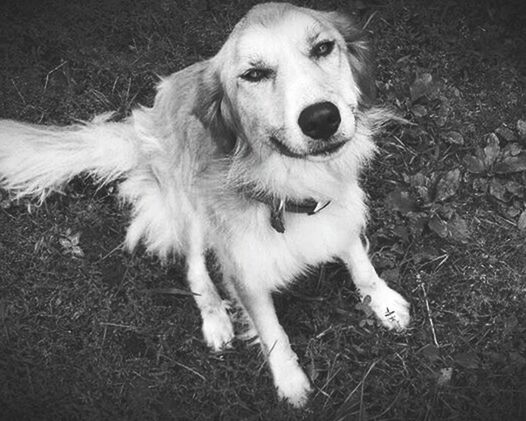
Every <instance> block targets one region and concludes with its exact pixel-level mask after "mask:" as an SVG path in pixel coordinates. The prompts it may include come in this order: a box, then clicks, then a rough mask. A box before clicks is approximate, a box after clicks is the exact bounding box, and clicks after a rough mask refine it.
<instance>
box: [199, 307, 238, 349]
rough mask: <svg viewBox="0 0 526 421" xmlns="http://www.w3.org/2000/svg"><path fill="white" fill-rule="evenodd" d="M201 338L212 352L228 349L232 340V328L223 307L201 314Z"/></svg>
mask: <svg viewBox="0 0 526 421" xmlns="http://www.w3.org/2000/svg"><path fill="white" fill-rule="evenodd" d="M202 317H203V337H204V339H205V342H206V344H207V345H208V346H209V347H210V348H212V350H214V351H216V352H219V351H221V350H222V349H225V348H230V347H231V346H232V344H231V342H232V340H233V339H234V328H233V326H232V322H231V321H230V317H229V316H228V313H227V312H226V309H225V308H224V307H218V308H216V309H213V310H211V311H207V312H205V313H204V314H202Z"/></svg>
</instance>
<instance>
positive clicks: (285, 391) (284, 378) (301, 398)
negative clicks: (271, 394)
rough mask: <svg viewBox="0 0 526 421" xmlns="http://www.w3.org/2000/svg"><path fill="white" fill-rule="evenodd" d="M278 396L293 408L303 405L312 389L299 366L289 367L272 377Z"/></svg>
mask: <svg viewBox="0 0 526 421" xmlns="http://www.w3.org/2000/svg"><path fill="white" fill-rule="evenodd" d="M274 382H275V385H276V389H277V392H278V397H279V398H280V399H283V400H286V401H287V402H288V403H289V404H291V405H292V406H294V407H295V408H301V407H303V406H305V404H306V403H307V401H308V399H309V394H310V392H311V391H312V386H311V383H310V381H309V379H308V377H307V376H306V374H305V373H304V372H303V370H302V369H301V368H300V367H299V366H297V365H296V366H295V367H292V368H289V369H288V370H286V371H285V372H282V373H281V375H279V376H276V377H275V379H274Z"/></svg>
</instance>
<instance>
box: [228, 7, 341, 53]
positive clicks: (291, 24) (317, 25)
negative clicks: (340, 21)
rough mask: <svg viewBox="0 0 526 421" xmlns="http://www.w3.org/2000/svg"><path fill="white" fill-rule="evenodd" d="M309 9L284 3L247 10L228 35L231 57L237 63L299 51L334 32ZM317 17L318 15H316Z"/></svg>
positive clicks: (333, 29)
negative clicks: (295, 49)
mask: <svg viewBox="0 0 526 421" xmlns="http://www.w3.org/2000/svg"><path fill="white" fill-rule="evenodd" d="M316 13H317V12H314V11H313V10H309V9H304V8H300V7H296V6H292V5H290V4H287V3H283V4H282V3H278V4H276V3H266V4H262V5H258V6H256V7H254V8H253V9H251V10H250V11H249V13H248V14H247V15H246V16H245V17H244V18H243V19H242V20H241V21H240V22H239V24H238V25H237V26H236V29H235V31H234V32H233V33H232V38H231V40H230V42H231V43H232V44H234V45H233V50H234V54H235V55H236V56H237V57H238V58H239V59H241V60H243V59H246V60H250V58H252V57H254V56H257V55H264V56H268V55H269V54H270V55H272V53H276V52H279V51H280V50H284V49H287V48H290V47H296V48H299V47H301V46H304V45H306V44H309V43H311V42H313V41H314V40H316V38H318V37H319V36H320V35H323V34H330V33H335V32H336V29H335V28H334V27H332V26H331V25H330V24H328V23H327V22H326V21H324V20H323V19H320V17H319V16H317V15H316ZM320 16H321V15H320Z"/></svg>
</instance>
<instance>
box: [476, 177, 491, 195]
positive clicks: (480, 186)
mask: <svg viewBox="0 0 526 421" xmlns="http://www.w3.org/2000/svg"><path fill="white" fill-rule="evenodd" d="M473 190H475V191H476V192H480V193H486V192H487V191H488V180H487V179H485V178H475V179H474V180H473Z"/></svg>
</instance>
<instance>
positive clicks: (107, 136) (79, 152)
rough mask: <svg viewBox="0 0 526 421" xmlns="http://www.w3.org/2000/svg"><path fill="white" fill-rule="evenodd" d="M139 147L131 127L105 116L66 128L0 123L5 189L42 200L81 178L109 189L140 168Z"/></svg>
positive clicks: (0, 183)
mask: <svg viewBox="0 0 526 421" xmlns="http://www.w3.org/2000/svg"><path fill="white" fill-rule="evenodd" d="M137 143H138V139H137V137H136V135H135V131H134V129H133V127H132V126H131V125H130V124H129V123H112V122H108V121H106V116H103V118H95V119H94V120H93V121H91V122H88V123H84V124H76V125H72V126H67V127H58V126H37V125H33V124H27V123H20V122H17V121H12V120H0V186H1V187H2V188H4V189H6V190H9V191H11V192H12V193H14V194H15V196H17V197H21V196H34V197H36V198H38V199H39V200H40V201H42V200H44V198H45V197H46V196H47V195H48V194H49V192H50V191H52V190H55V189H58V188H60V186H62V185H63V184H65V183H66V182H68V181H69V180H71V179H72V178H73V177H75V176H76V175H78V174H81V173H87V174H89V175H92V176H93V177H94V178H95V179H96V180H97V181H98V182H100V183H102V184H104V183H107V182H109V181H112V180H116V179H118V178H119V177H122V176H123V175H124V174H125V173H127V172H128V171H130V169H132V168H133V167H135V166H136V165H137V162H138V159H139V157H138V144H137Z"/></svg>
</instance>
